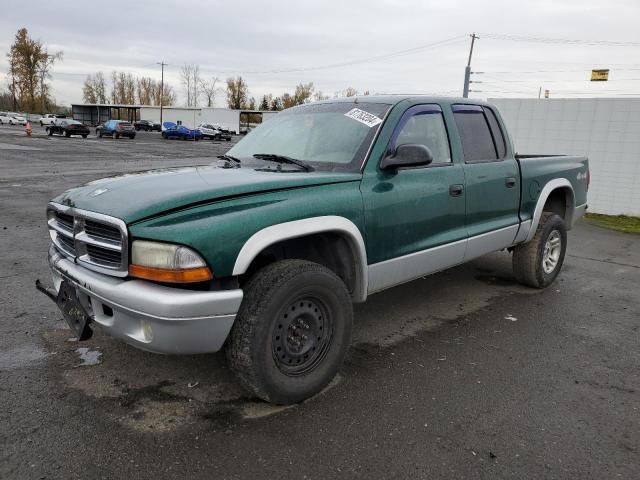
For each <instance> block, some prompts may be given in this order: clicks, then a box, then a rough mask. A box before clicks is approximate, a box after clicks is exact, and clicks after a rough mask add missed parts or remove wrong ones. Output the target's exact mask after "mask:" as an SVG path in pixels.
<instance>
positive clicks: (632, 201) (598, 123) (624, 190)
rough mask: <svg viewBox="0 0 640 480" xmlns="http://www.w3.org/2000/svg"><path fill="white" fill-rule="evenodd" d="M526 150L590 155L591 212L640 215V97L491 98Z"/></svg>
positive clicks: (517, 146)
mask: <svg viewBox="0 0 640 480" xmlns="http://www.w3.org/2000/svg"><path fill="white" fill-rule="evenodd" d="M489 101H490V102H492V103H494V104H495V105H496V106H497V107H498V109H499V110H500V113H501V114H502V117H503V119H504V121H505V124H506V126H507V129H508V130H509V133H510V134H511V139H512V141H513V144H514V148H515V151H516V152H518V153H520V154H575V155H586V156H588V157H589V168H590V171H591V185H590V187H589V196H588V201H589V211H590V212H594V213H603V214H607V215H635V216H640V98H576V99H573V98H571V99H513V98H498V99H490V100H489Z"/></svg>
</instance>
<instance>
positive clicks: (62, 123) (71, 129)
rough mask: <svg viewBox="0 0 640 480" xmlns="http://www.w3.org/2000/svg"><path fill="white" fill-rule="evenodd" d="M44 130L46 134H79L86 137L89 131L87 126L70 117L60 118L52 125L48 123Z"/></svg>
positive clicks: (66, 135)
mask: <svg viewBox="0 0 640 480" xmlns="http://www.w3.org/2000/svg"><path fill="white" fill-rule="evenodd" d="M46 131H47V134H48V135H64V136H65V137H70V136H71V135H80V136H82V138H87V136H88V135H89V134H90V133H91V131H90V130H89V127H87V126H86V125H84V124H83V123H81V122H79V121H77V120H72V119H70V118H62V119H60V120H58V121H57V122H56V123H54V124H53V125H49V126H48V127H47V130H46Z"/></svg>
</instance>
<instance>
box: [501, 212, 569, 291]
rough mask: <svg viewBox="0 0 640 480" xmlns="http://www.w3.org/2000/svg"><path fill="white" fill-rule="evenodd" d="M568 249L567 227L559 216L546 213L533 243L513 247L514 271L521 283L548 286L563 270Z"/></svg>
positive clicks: (536, 286)
mask: <svg viewBox="0 0 640 480" xmlns="http://www.w3.org/2000/svg"><path fill="white" fill-rule="evenodd" d="M566 250H567V226H566V224H565V223H564V220H563V219H562V217H560V216H559V215H556V214H555V213H551V212H543V214H542V217H541V218H540V223H539V224H538V228H537V229H536V234H535V235H534V237H533V238H532V239H531V241H530V242H527V243H524V244H521V245H517V246H516V247H515V249H514V250H513V273H514V275H515V277H516V280H518V282H520V283H522V284H523V285H528V286H530V287H534V288H545V287H548V286H549V285H551V284H552V283H553V281H554V280H555V279H556V277H557V276H558V273H560V269H561V268H562V264H563V262H564V255H565V252H566Z"/></svg>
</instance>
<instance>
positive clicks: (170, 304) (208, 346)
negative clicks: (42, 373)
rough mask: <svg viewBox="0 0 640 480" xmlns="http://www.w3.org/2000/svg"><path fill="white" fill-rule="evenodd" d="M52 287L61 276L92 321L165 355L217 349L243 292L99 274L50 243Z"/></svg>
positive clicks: (58, 286)
mask: <svg viewBox="0 0 640 480" xmlns="http://www.w3.org/2000/svg"><path fill="white" fill-rule="evenodd" d="M49 265H50V266H51V270H52V273H53V283H54V288H55V290H56V292H57V291H59V289H60V284H61V283H62V281H63V280H66V281H68V282H70V283H71V284H72V285H73V286H74V287H75V288H76V292H77V294H78V296H79V297H80V301H81V303H82V304H83V305H87V306H88V307H89V308H88V309H89V312H88V313H89V315H90V316H91V319H92V324H93V323H95V324H98V325H100V327H101V328H102V329H103V330H105V331H107V332H108V333H109V334H110V335H112V336H114V337H117V338H120V339H122V340H123V341H125V342H126V343H128V344H130V345H133V346H134V347H137V348H140V349H142V350H147V351H151V352H156V353H166V354H195V353H209V352H217V351H218V350H220V348H222V345H223V344H224V341H225V340H226V338H227V335H228V334H229V331H230V330H231V326H232V325H233V322H234V320H235V317H236V313H237V311H238V309H239V308H240V303H241V302H242V290H240V289H236V290H220V291H205V292H202V291H192V290H183V289H179V288H172V287H165V286H162V285H157V284H155V283H152V282H148V281H145V280H126V279H122V278H117V277H112V276H109V275H102V274H100V273H96V272H92V271H90V270H88V269H86V268H83V267H80V266H78V265H76V264H75V263H74V262H72V261H70V260H68V259H66V258H65V257H63V256H61V255H60V254H59V253H58V252H57V251H56V249H55V248H54V247H53V246H51V248H50V249H49Z"/></svg>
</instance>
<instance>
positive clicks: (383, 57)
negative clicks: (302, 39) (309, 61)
mask: <svg viewBox="0 0 640 480" xmlns="http://www.w3.org/2000/svg"><path fill="white" fill-rule="evenodd" d="M466 38H467V36H466V35H458V36H456V37H451V38H447V39H445V40H440V41H437V42H433V43H428V44H425V45H420V46H417V47H412V48H407V49H404V50H398V51H395V52H390V53H386V54H384V55H376V56H373V57H367V58H360V59H354V60H349V61H346V62H340V63H330V64H325V65H318V66H315V67H308V66H307V67H291V68H283V69H274V70H254V71H240V70H219V71H218V73H221V74H228V73H243V74H265V73H293V72H309V71H315V70H325V69H330V68H339V67H347V66H351V65H359V64H362V63H370V62H375V61H379V60H386V59H389V58H395V57H400V56H404V55H413V54H415V53H419V52H422V51H424V50H429V49H432V48H436V47H445V46H449V45H454V44H456V43H460V42H462V41H464V40H466Z"/></svg>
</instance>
